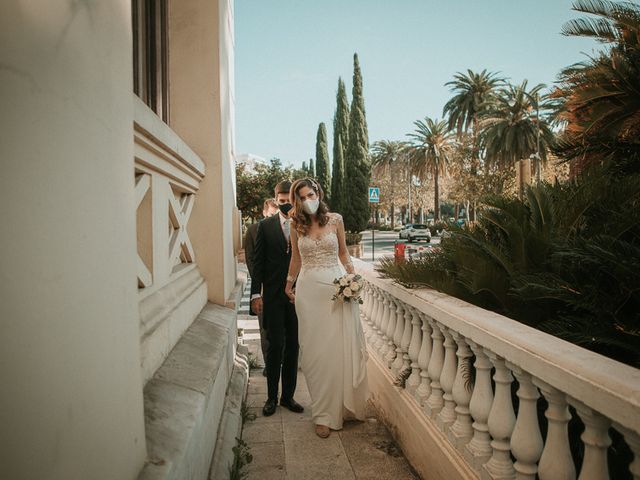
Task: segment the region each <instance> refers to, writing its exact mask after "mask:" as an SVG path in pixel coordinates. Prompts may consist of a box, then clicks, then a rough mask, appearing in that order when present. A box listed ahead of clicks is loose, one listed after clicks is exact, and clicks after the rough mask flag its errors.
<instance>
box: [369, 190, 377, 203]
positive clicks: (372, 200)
mask: <svg viewBox="0 0 640 480" xmlns="http://www.w3.org/2000/svg"><path fill="white" fill-rule="evenodd" d="M379 202H380V188H379V187H369V203H379Z"/></svg>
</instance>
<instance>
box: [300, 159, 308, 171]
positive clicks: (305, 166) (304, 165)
mask: <svg viewBox="0 0 640 480" xmlns="http://www.w3.org/2000/svg"><path fill="white" fill-rule="evenodd" d="M301 170H302V171H303V172H304V173H308V172H309V168H308V167H307V162H305V161H304V160H303V161H302V168H301Z"/></svg>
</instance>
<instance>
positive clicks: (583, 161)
mask: <svg viewBox="0 0 640 480" xmlns="http://www.w3.org/2000/svg"><path fill="white" fill-rule="evenodd" d="M573 9H574V10H576V11H578V12H583V13H587V14H591V15H595V16H597V17H598V18H596V19H590V18H580V19H576V20H572V21H570V22H568V23H567V24H566V25H565V26H564V28H563V30H562V33H563V34H564V35H570V36H584V37H591V38H595V39H596V40H598V41H600V42H601V43H603V44H605V45H607V48H606V49H605V50H604V51H602V52H600V53H599V54H597V55H595V56H593V57H591V58H589V59H588V60H587V61H585V62H582V63H577V64H575V65H572V66H570V67H568V68H566V69H564V70H563V71H562V73H561V75H560V82H561V84H560V88H559V90H558V91H557V92H556V96H557V97H559V98H560V99H561V100H562V102H563V104H564V108H565V112H564V113H563V114H561V118H562V119H563V120H564V121H565V122H567V124H568V125H567V128H566V130H565V134H564V135H563V136H562V138H561V139H560V142H559V145H558V148H557V149H556V152H557V153H558V154H559V155H561V156H563V157H565V158H566V159H567V160H571V161H573V162H575V163H576V164H577V167H578V171H580V170H581V169H582V168H584V167H586V166H588V165H591V164H594V163H599V162H601V161H606V162H608V163H617V164H619V165H625V167H624V170H625V171H636V172H637V171H639V170H640V140H639V138H640V6H639V5H637V4H635V3H630V2H611V1H602V0H601V1H597V0H590V1H586V0H578V1H576V2H575V3H574V6H573Z"/></svg>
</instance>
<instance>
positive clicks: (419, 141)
mask: <svg viewBox="0 0 640 480" xmlns="http://www.w3.org/2000/svg"><path fill="white" fill-rule="evenodd" d="M413 124H414V125H415V126H416V129H415V130H414V131H413V133H409V134H408V135H407V136H408V137H409V138H411V139H412V142H411V144H410V145H409V146H408V147H407V149H406V151H407V154H408V158H409V162H410V166H411V173H412V174H415V175H416V176H417V177H418V178H421V179H425V178H427V177H428V176H429V175H433V189H434V218H435V220H440V186H439V182H438V179H439V177H440V175H443V174H445V172H446V167H447V163H448V162H449V158H450V156H451V154H452V153H453V147H454V135H453V132H452V131H451V130H450V129H449V126H448V125H447V122H446V121H444V120H437V119H436V120H432V119H431V118H429V117H425V119H424V121H423V120H417V121H415V122H414V123H413Z"/></svg>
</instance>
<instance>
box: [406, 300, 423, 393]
mask: <svg viewBox="0 0 640 480" xmlns="http://www.w3.org/2000/svg"><path fill="white" fill-rule="evenodd" d="M420 327H421V325H420V312H419V311H418V310H416V309H415V308H412V309H411V340H410V341H409V359H410V360H411V375H409V378H407V391H408V392H409V393H411V395H415V392H416V390H417V388H418V385H420V367H419V366H418V355H419V354H420V346H421V344H422V330H421V328H420Z"/></svg>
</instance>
